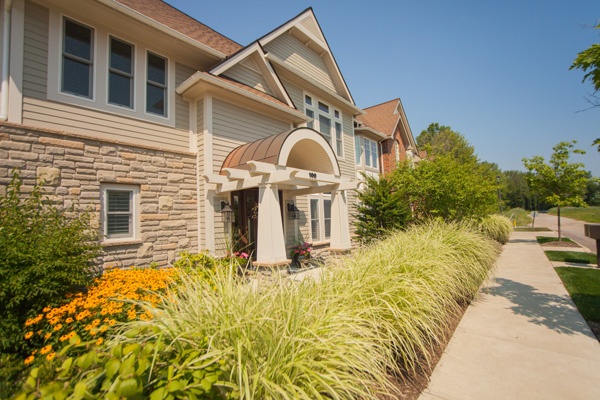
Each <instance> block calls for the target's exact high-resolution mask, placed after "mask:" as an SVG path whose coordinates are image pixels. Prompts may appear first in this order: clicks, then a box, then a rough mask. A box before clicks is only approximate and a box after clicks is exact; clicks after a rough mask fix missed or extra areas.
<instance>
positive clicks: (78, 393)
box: [73, 381, 87, 399]
mask: <svg viewBox="0 0 600 400" xmlns="http://www.w3.org/2000/svg"><path fill="white" fill-rule="evenodd" d="M86 390H87V384H86V383H85V381H80V382H78V383H77V384H76V385H75V389H74V390H73V396H74V398H75V399H82V398H83V397H84V396H85V391H86Z"/></svg>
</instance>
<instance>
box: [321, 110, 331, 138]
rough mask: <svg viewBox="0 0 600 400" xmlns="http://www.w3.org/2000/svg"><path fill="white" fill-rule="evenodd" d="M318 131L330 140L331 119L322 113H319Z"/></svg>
mask: <svg viewBox="0 0 600 400" xmlns="http://www.w3.org/2000/svg"><path fill="white" fill-rule="evenodd" d="M319 132H321V133H322V134H323V136H325V138H327V140H331V120H330V119H329V118H327V117H325V116H323V115H319Z"/></svg>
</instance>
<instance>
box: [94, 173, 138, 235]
mask: <svg viewBox="0 0 600 400" xmlns="http://www.w3.org/2000/svg"><path fill="white" fill-rule="evenodd" d="M138 196H139V187H137V186H129V185H103V186H102V187H101V213H102V218H101V219H102V224H101V225H102V233H103V236H104V237H105V238H106V239H108V240H111V239H129V240H131V239H136V238H137V231H138V228H137V225H138V215H137V213H138V206H137V204H138V202H139V200H138Z"/></svg>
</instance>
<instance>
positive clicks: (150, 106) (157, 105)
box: [146, 84, 166, 115]
mask: <svg viewBox="0 0 600 400" xmlns="http://www.w3.org/2000/svg"><path fill="white" fill-rule="evenodd" d="M165 103H166V98H165V89H163V88H161V87H156V86H154V85H150V84H147V85H146V111H147V112H149V113H152V114H158V115H165V109H166V107H165V106H166V104H165Z"/></svg>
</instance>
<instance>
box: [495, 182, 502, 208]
mask: <svg viewBox="0 0 600 400" xmlns="http://www.w3.org/2000/svg"><path fill="white" fill-rule="evenodd" d="M496 185H497V186H498V206H499V207H500V214H502V193H501V192H500V177H499V176H496Z"/></svg>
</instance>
